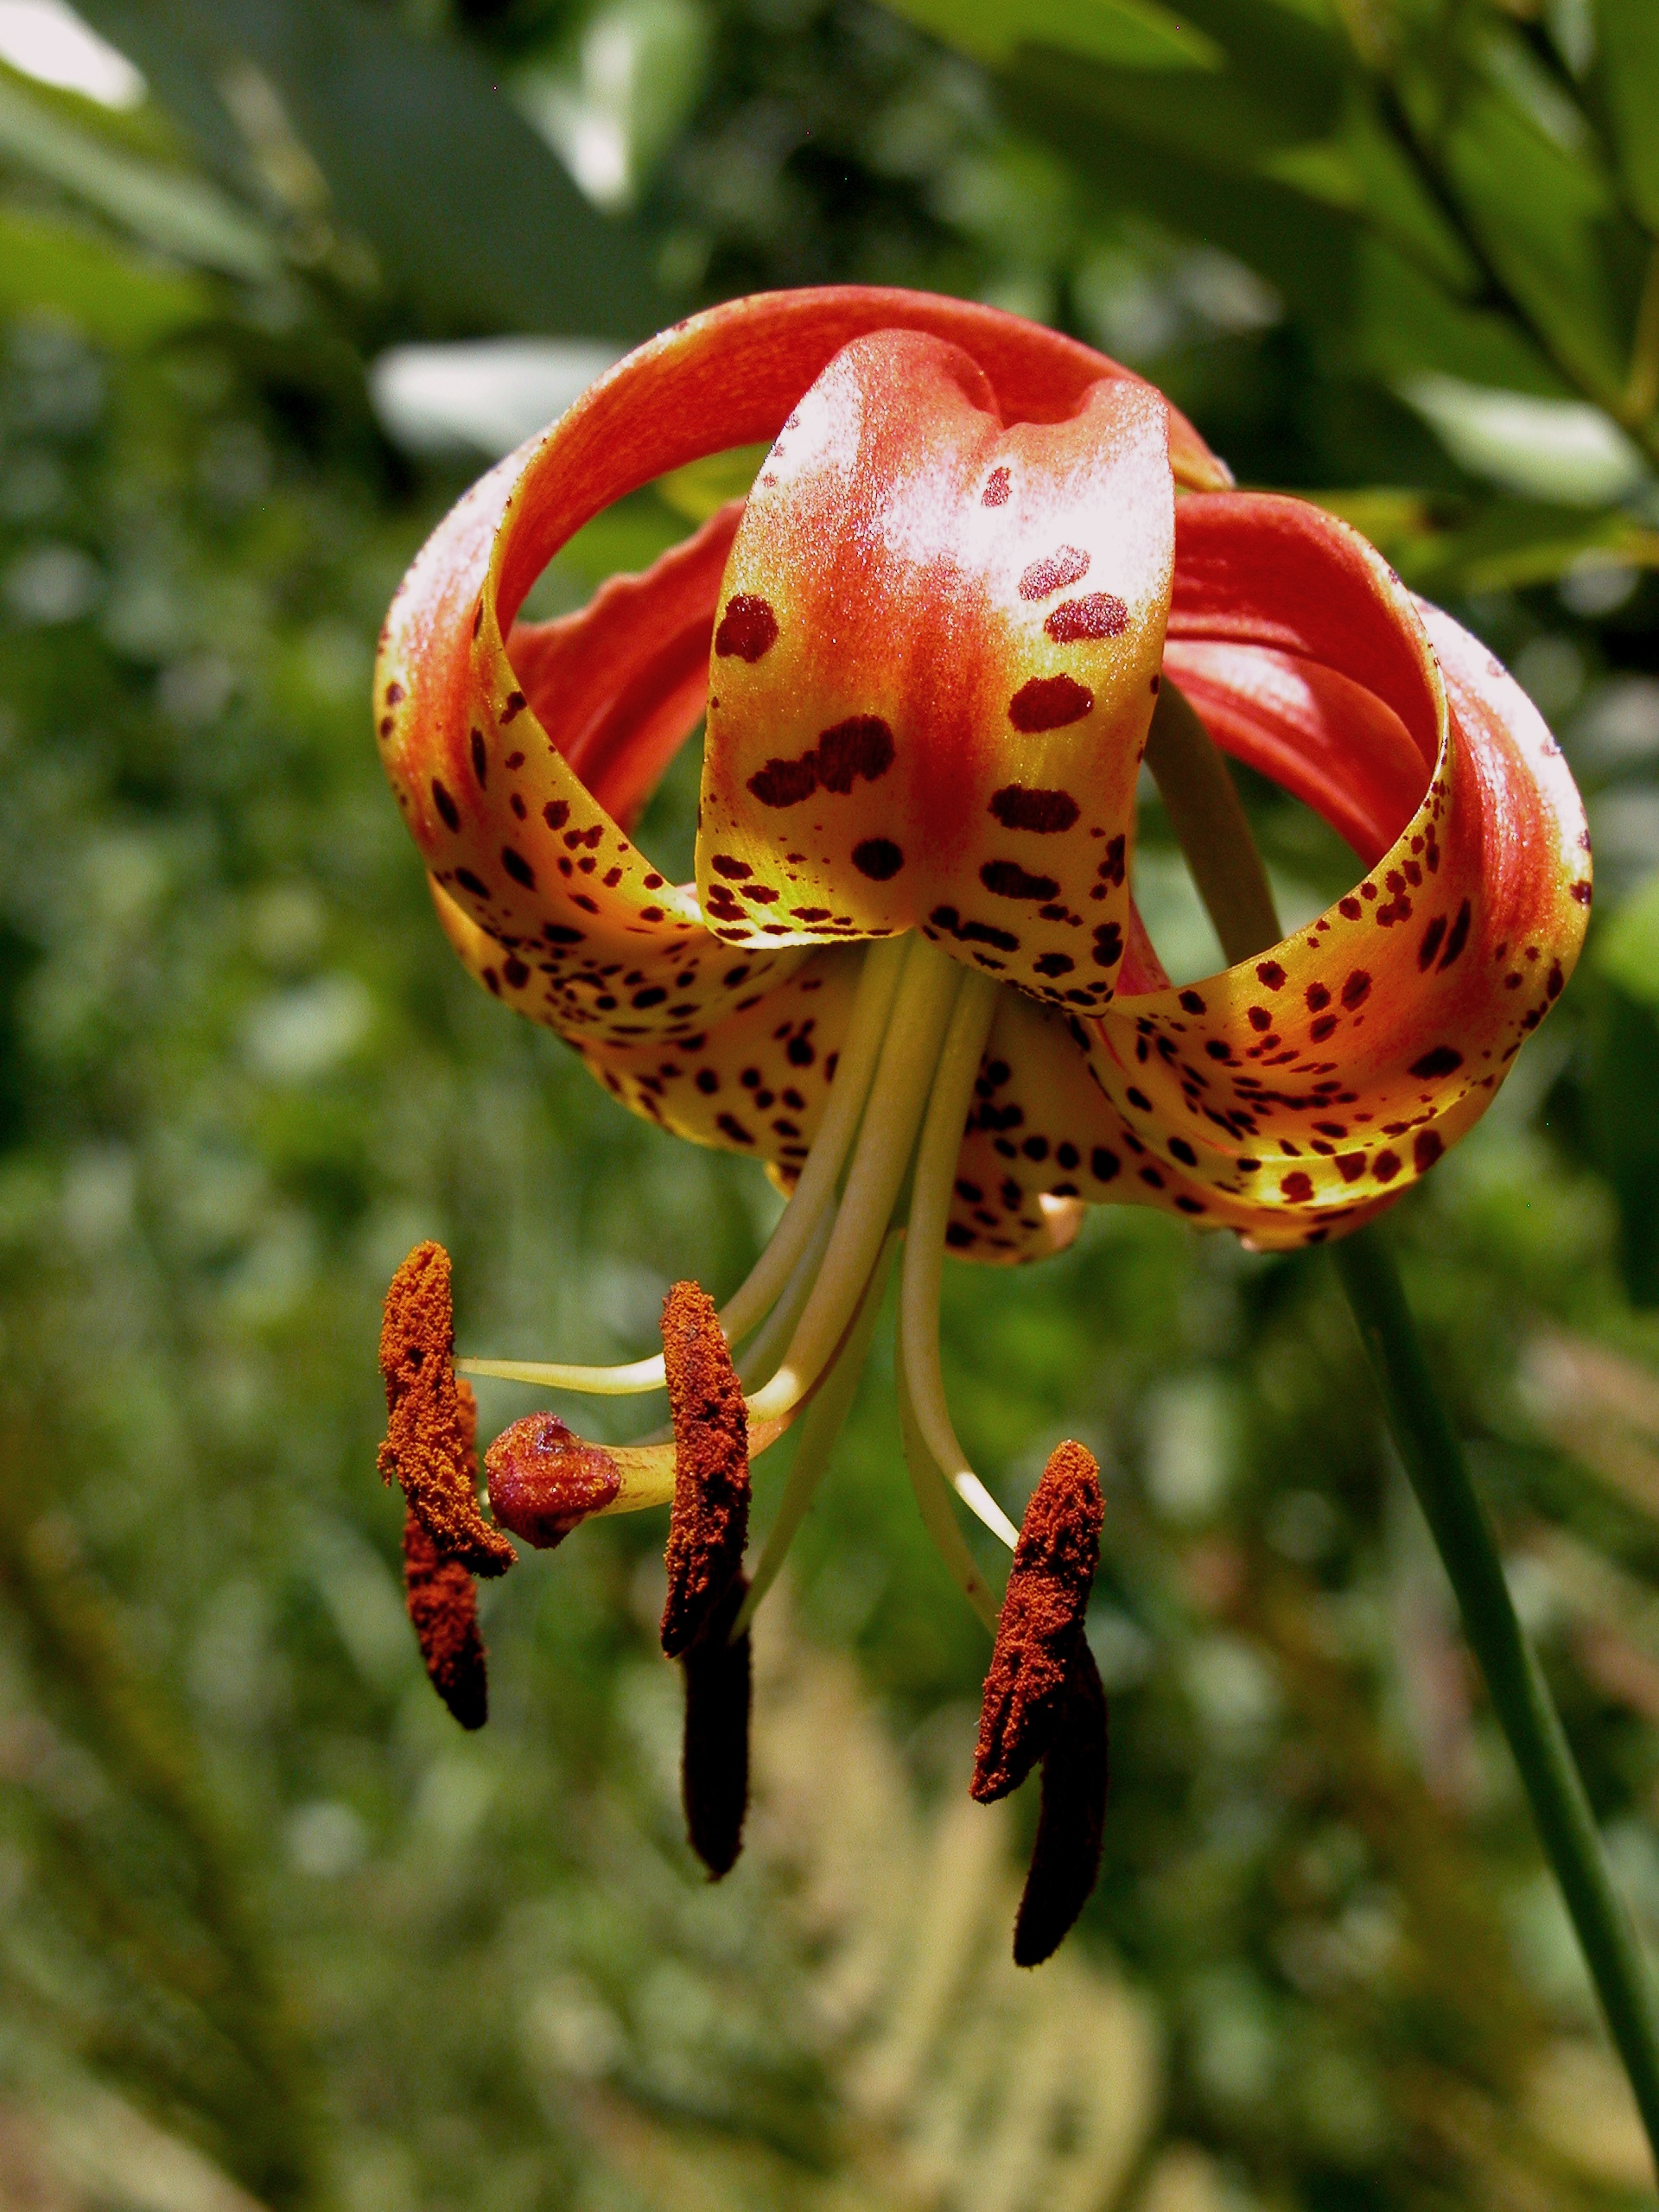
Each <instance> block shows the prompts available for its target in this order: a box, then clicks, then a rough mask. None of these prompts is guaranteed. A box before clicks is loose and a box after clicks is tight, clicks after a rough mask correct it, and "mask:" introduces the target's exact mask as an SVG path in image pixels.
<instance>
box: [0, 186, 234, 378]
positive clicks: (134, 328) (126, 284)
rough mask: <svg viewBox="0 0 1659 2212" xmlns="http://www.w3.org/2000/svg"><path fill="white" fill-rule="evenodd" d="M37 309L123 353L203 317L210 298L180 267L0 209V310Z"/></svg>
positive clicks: (55, 222) (68, 226)
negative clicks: (153, 261)
mask: <svg viewBox="0 0 1659 2212" xmlns="http://www.w3.org/2000/svg"><path fill="white" fill-rule="evenodd" d="M41 307H45V308H54V309H56V310H57V311H58V312H59V313H60V314H61V315H67V316H69V317H70V318H71V319H72V321H74V322H76V323H77V324H79V327H80V328H81V329H82V330H83V331H85V332H86V335H87V336H88V337H89V338H93V339H96V340H98V342H99V344H100V345H103V346H111V347H114V348H116V349H118V350H122V351H125V350H137V349H139V348H142V347H143V346H149V345H153V344H154V343H155V342H156V340H157V339H160V338H166V337H169V336H170V335H171V334H173V333H174V332H175V331H176V330H181V329H183V328H185V327H188V325H190V324H191V323H194V322H200V321H202V320H203V319H204V318H205V317H207V316H208V315H212V313H213V307H214V301H213V292H212V289H210V287H209V286H207V284H205V283H203V282H202V280H201V279H200V277H196V276H194V275H192V274H190V273H189V272H188V271H186V270H180V269H169V268H167V267H164V266H161V265H157V264H146V263H144V262H142V261H137V260H135V259H134V258H133V257H132V256H130V254H124V253H120V252H118V251H117V250H116V249H115V248H114V247H113V246H112V245H110V244H109V243H108V242H107V241H106V240H105V239H103V238H99V237H97V236H96V235H94V233H93V232H91V231H90V230H86V229H83V228H81V227H79V226H77V225H75V224H73V223H70V222H67V221H64V220H62V219H60V218H58V217H55V216H50V215H41V214H38V213H24V211H23V210H22V209H21V208H17V207H0V314H5V315H15V314H16V313H17V312H18V311H19V310H21V309H27V308H41Z"/></svg>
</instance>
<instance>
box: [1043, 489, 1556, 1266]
mask: <svg viewBox="0 0 1659 2212" xmlns="http://www.w3.org/2000/svg"><path fill="white" fill-rule="evenodd" d="M1193 510H1197V511H1198V512H1196V513H1195V514H1194V515H1193V518H1192V522H1191V523H1189V522H1188V521H1187V515H1188V513H1189V512H1192V511H1193ZM1293 511H1294V512H1293ZM1179 531H1180V540H1181V550H1180V552H1179V554H1178V566H1177V582H1176V593H1175V607H1174V611H1173V614H1172V618H1171V632H1172V636H1173V637H1176V638H1179V639H1182V640H1183V641H1185V640H1186V639H1197V640H1199V641H1203V642H1205V643H1224V644H1226V645H1230V646H1245V645H1254V646H1255V647H1257V648H1259V649H1261V650H1262V651H1263V652H1265V654H1266V655H1267V656H1268V658H1266V659H1265V660H1264V662H1263V663H1262V671H1263V680H1262V681H1258V682H1255V683H1249V682H1247V683H1244V684H1243V685H1242V686H1241V687H1240V688H1239V689H1238V690H1237V691H1236V693H1235V695H1234V696H1235V700H1236V711H1234V712H1230V713H1224V714H1223V715H1219V716H1218V717H1217V721H1218V722H1219V724H1220V728H1219V729H1218V734H1220V735H1222V736H1223V737H1224V739H1225V741H1226V742H1227V743H1228V744H1229V746H1230V749H1232V750H1234V751H1235V752H1236V753H1237V754H1238V755H1239V757H1241V758H1243V759H1244V760H1249V761H1250V762H1251V764H1252V765H1254V766H1262V767H1263V768H1264V769H1265V770H1266V771H1267V772H1268V773H1278V774H1280V775H1281V776H1283V775H1284V774H1285V771H1286V765H1287V762H1292V763H1293V765H1294V756H1296V755H1297V754H1298V753H1300V756H1301V759H1302V760H1303V762H1304V764H1305V767H1306V772H1305V773H1304V774H1302V775H1301V776H1300V788H1301V789H1302V791H1304V792H1305V794H1306V796H1307V797H1308V798H1310V799H1311V800H1312V802H1313V804H1316V805H1318V806H1319V808H1320V810H1321V811H1322V812H1324V813H1325V815H1326V817H1327V819H1332V820H1333V821H1336V822H1337V823H1338V826H1343V824H1342V817H1341V807H1340V805H1339V804H1338V799H1337V798H1336V797H1335V796H1333V794H1334V792H1335V791H1337V789H1338V786H1339V785H1341V783H1342V781H1343V778H1344V769H1345V770H1346V771H1347V773H1348V776H1349V778H1350V779H1351V781H1350V782H1349V784H1348V788H1349V790H1350V791H1360V792H1361V793H1362V794H1363V798H1362V801H1361V802H1360V803H1359V804H1357V806H1356V807H1355V808H1354V809H1353V810H1351V813H1350V815H1349V817H1348V821H1349V826H1350V827H1351V828H1353V829H1355V830H1356V831H1357V833H1358V834H1360V835H1362V836H1363V838H1364V840H1365V842H1368V843H1370V844H1371V845H1372V846H1373V847H1375V844H1376V842H1377V841H1378V839H1380V837H1381V836H1383V835H1385V834H1387V832H1388V831H1389V829H1391V828H1392V827H1393V826H1394V821H1395V815H1396V814H1397V810H1398V806H1399V804H1400V797H1401V781H1400V779H1402V776H1403V773H1404V767H1403V763H1404V760H1405V756H1406V747H1407V745H1409V746H1410V747H1412V748H1414V749H1415V751H1416V752H1417V753H1418V755H1419V757H1420V758H1421V760H1422V761H1423V766H1422V769H1421V783H1422V787H1421V789H1420V796H1419V800H1418V804H1417V805H1416V807H1415V810H1414V811H1413V813H1412V814H1411V815H1410V817H1409V818H1408V820H1407V821H1405V823H1403V825H1402V826H1400V827H1399V828H1398V831H1397V834H1396V835H1395V837H1394V841H1393V842H1392V843H1391V844H1390V845H1389V847H1388V849H1386V850H1385V851H1383V853H1382V855H1381V856H1380V857H1379V858H1377V859H1376V861H1375V863H1374V865H1373V866H1372V868H1370V871H1369V873H1368V874H1366V876H1365V877H1364V878H1363V880H1361V881H1360V882H1359V883H1357V885H1356V886H1355V887H1354V889H1353V890H1352V892H1351V893H1348V894H1347V895H1346V896H1345V897H1344V898H1343V899H1340V900H1338V902H1337V904H1336V905H1335V906H1332V908H1330V909H1329V910H1328V911H1327V912H1325V914H1323V915H1321V916H1320V917H1319V919H1318V920H1317V921H1316V922H1314V923H1313V925H1310V926H1309V927H1308V928H1307V929H1306V930H1305V931H1300V932H1299V933H1298V934H1297V935H1296V936H1294V937H1293V938H1287V940H1286V941H1285V942H1284V943H1283V944H1280V945H1277V946H1275V947H1274V948H1273V949H1272V950H1271V951H1270V952H1268V953H1266V954H1264V955H1263V956H1262V957H1261V958H1260V959H1256V960H1252V961H1248V962H1245V963H1241V964H1240V965H1239V966H1237V967H1236V968H1233V969H1229V970H1227V971H1226V972H1225V973H1224V974H1223V975H1220V976H1211V977H1210V978H1209V979H1207V980H1206V981H1205V982H1203V983H1200V984H1198V985H1190V986H1187V987H1185V988H1182V989H1179V990H1165V991H1162V992H1160V993H1156V994H1153V995H1147V996H1146V997H1143V998H1140V999H1136V1000H1133V1001H1128V1000H1120V1001H1119V1002H1118V1004H1117V1005H1116V1006H1115V1007H1113V1008H1111V1009H1110V1010H1109V1012H1108V1013H1107V1014H1106V1015H1105V1016H1103V1019H1102V1020H1100V1021H1099V1022H1098V1023H1096V1024H1092V1025H1090V1026H1089V1029H1088V1033H1087V1039H1086V1041H1087V1046H1088V1052H1089V1059H1090V1070H1091V1072H1092V1073H1093V1075H1094V1077H1095V1079H1096V1082H1097V1083H1098V1084H1100V1086H1101V1088H1102V1090H1103V1091H1104V1092H1105V1093H1106V1095H1107V1096H1109V1098H1110V1099H1111V1100H1112V1102H1113V1103H1114V1104H1115V1105H1116V1107H1117V1109H1118V1110H1119V1112H1120V1114H1121V1115H1122V1118H1123V1120H1124V1122H1125V1123H1126V1124H1127V1125H1128V1127H1129V1128H1132V1129H1133V1130H1134V1131H1135V1134H1136V1135H1137V1136H1138V1137H1139V1139H1140V1140H1141V1142H1142V1143H1143V1144H1144V1145H1145V1147H1147V1153H1148V1154H1149V1156H1150V1161H1151V1164H1152V1165H1153V1166H1155V1167H1156V1168H1157V1170H1158V1171H1159V1172H1160V1173H1166V1172H1167V1171H1169V1170H1172V1169H1173V1170H1174V1171H1175V1172H1176V1173H1178V1174H1182V1175H1184V1179H1185V1192H1183V1196H1184V1197H1185V1198H1186V1200H1187V1201H1188V1202H1187V1203H1186V1204H1185V1205H1182V1211H1198V1205H1202V1207H1203V1209H1204V1211H1205V1212H1206V1213H1207V1214H1209V1215H1211V1217H1214V1216H1215V1215H1216V1214H1217V1213H1218V1212H1225V1214H1226V1215H1227V1216H1229V1217H1233V1216H1235V1215H1236V1211H1237V1209H1238V1208H1240V1207H1243V1208H1245V1209H1248V1210H1249V1211H1250V1213H1251V1214H1252V1215H1253V1217H1254V1220H1253V1224H1252V1227H1251V1232H1250V1233H1251V1236H1252V1238H1253V1241H1255V1242H1257V1243H1286V1242H1291V1241H1308V1240H1309V1239H1312V1238H1315V1237H1317V1236H1320V1235H1323V1234H1325V1233H1328V1231H1329V1230H1331V1229H1332V1227H1335V1226H1338V1225H1340V1226H1344V1227H1347V1226H1352V1225H1353V1224H1354V1223H1355V1222H1356V1221H1357V1219H1359V1218H1361V1217H1363V1211H1374V1210H1375V1207H1376V1205H1378V1204H1380V1203H1386V1202H1387V1201H1388V1200H1389V1199H1391V1198H1394V1197H1395V1196H1397V1195H1398V1192H1399V1191H1400V1190H1401V1189H1402V1188H1403V1187H1404V1186H1405V1185H1407V1184H1408V1182H1409V1181H1411V1180H1412V1179H1414V1177H1416V1176H1419V1175H1421V1174H1422V1173H1425V1172H1426V1171H1427V1169H1428V1168H1429V1167H1431V1166H1433V1163H1434V1162H1435V1160H1438V1159H1439V1158H1440V1155H1441V1154H1443V1153H1444V1151H1445V1150H1446V1147H1447V1146H1448V1145H1449V1144H1450V1143H1451V1142H1452V1141H1453V1140H1454V1139H1455V1138H1456V1137H1458V1136H1459V1135H1462V1134H1463V1132H1464V1131H1465V1129H1467V1128H1469V1127H1470V1126H1471V1123H1472V1122H1474V1121H1476V1120H1477V1119H1478V1117H1479V1116H1480V1115H1481V1114H1482V1113H1483V1112H1484V1110H1485V1109H1486V1107H1487V1105H1488V1104H1489V1103H1491V1097H1492V1095H1493V1093H1494V1091H1495V1090H1496V1089H1497V1085H1498V1084H1499V1083H1500V1082H1501V1081H1502V1079H1503V1075H1504V1073H1505V1072H1506V1071H1507V1069H1508V1067H1509V1065H1510V1061H1511V1060H1512V1059H1513V1058H1514V1056H1515V1053H1516V1051H1517V1050H1518V1049H1519V1047H1520V1045H1521V1043H1522V1040H1523V1039H1524V1038H1525V1037H1526V1036H1527V1034H1528V1033H1529V1032H1530V1031H1531V1030H1532V1029H1534V1028H1535V1027H1537V1025H1538V1023H1539V1022H1540V1021H1541V1020H1542V1018H1543V1016H1544V1014H1546V1013H1547V1012H1548V1008H1549V1007H1550V1005H1551V1004H1552V1003H1553V1001H1554V999H1555V998H1556V997H1557V996H1558V995H1560V990H1561V988H1562V986H1563V983H1564V982H1565V981H1566V978H1567V975H1568V973H1570V971H1571V969H1572V966H1573V961H1574V959H1575V958H1576V957H1577V953H1578V950H1579V946H1580V942H1581V940H1582V937H1583V932H1584V925H1585V919H1586V906H1587V902H1588V899H1589V893H1590V885H1589V873H1588V866H1589V863H1588V846H1587V840H1586V834H1585V829H1584V818H1583V812H1582V808H1581V806H1580V801H1579V798H1578V794H1577V792H1576V791H1575V790H1574V789H1573V783H1572V779H1571V778H1570V776H1569V775H1568V774H1567V770H1566V767H1565V765H1564V763H1563V762H1562V761H1561V760H1560V753H1559V750H1558V748H1557V747H1555V745H1554V741H1553V740H1552V739H1551V738H1550V736H1549V734H1548V730H1547V729H1546V728H1545V727H1544V725H1543V723H1542V721H1541V719H1540V718H1539V716H1538V714H1537V712H1536V710H1535V709H1534V708H1533V706H1532V705H1531V703H1530V702H1529V701H1528V699H1527V698H1526V696H1525V695H1524V694H1523V693H1522V691H1521V690H1520V689H1519V687H1518V686H1517V685H1516V684H1515V683H1513V682H1512V681H1511V680H1510V678H1509V677H1507V676H1506V675H1505V674H1504V673H1503V670H1502V669H1501V668H1500V667H1499V666H1498V664H1497V662H1496V661H1495V660H1493V659H1492V658H1491V655H1490V654H1489V653H1487V652H1485V650H1484V647H1482V646H1480V645H1478V644H1477V642H1476V641H1475V640H1474V639H1471V638H1470V637H1469V636H1468V635H1467V634H1466V633H1465V632H1463V631H1462V630H1460V629H1459V627H1458V626H1457V625H1456V624H1455V623H1454V622H1452V620H1451V619H1450V618H1449V617H1448V616H1446V615H1444V614H1442V613H1439V612H1438V611H1437V610H1435V609H1433V608H1427V607H1421V605H1420V604H1419V603H1418V602H1416V601H1413V600H1412V598H1411V597H1410V595H1409V594H1408V593H1407V592H1406V591H1405V590H1404V588H1403V587H1402V585H1401V584H1400V583H1399V582H1398V580H1397V579H1396V578H1395V576H1394V575H1392V573H1391V572H1390V571H1389V569H1387V568H1386V567H1385V566H1384V564H1383V562H1382V561H1381V559H1380V558H1379V557H1378V556H1376V554H1375V553H1374V552H1372V550H1371V549H1370V547H1369V546H1367V545H1365V543H1364V542H1363V540H1362V539H1360V538H1358V537H1357V536H1356V535H1355V534H1354V533H1353V532H1351V531H1348V530H1347V529H1346V528H1345V527H1344V525H1342V524H1338V523H1336V522H1334V521H1333V520H1332V518H1329V517H1326V516H1324V515H1322V514H1320V513H1319V511H1318V510H1317V509H1313V508H1306V507H1303V506H1301V505H1300V503H1299V502H1295V501H1289V500H1282V499H1246V498H1243V497H1237V498H1235V499H1229V500H1219V499H1217V500H1212V499H1204V498H1199V499H1193V500H1189V501H1187V502H1185V503H1184V506H1183V513H1182V517H1181V518H1180V522H1179ZM1253 548H1254V550H1252V549H1253ZM1189 553H1190V556H1191V558H1190V560H1189V557H1188V556H1189ZM1183 564H1185V567H1184V565H1183ZM1287 655H1288V656H1292V657H1294V660H1295V662H1297V663H1299V664H1311V666H1304V667H1303V668H1302V669H1301V670H1300V674H1301V675H1302V677H1304V679H1305V681H1304V684H1303V689H1302V690H1301V693H1300V697H1297V698H1291V697H1289V696H1288V693H1289V691H1290V690H1294V685H1292V686H1287V673H1294V672H1296V671H1287V662H1286V660H1285V658H1284V657H1285V656H1287ZM1237 665H1238V664H1237V663H1236V661H1234V662H1231V663H1227V662H1224V661H1222V660H1221V659H1219V658H1217V659H1213V660H1211V662H1210V664H1209V665H1208V669H1207V674H1208V675H1209V677H1210V678H1211V684H1212V692H1211V698H1210V699H1209V700H1207V702H1206V703H1207V704H1211V706H1213V703H1214V696H1213V695H1214V692H1215V691H1216V690H1220V689H1221V688H1222V687H1223V685H1224V681H1225V677H1226V673H1227V671H1228V668H1229V667H1233V668H1236V667H1237ZM1329 671H1334V673H1335V675H1336V676H1337V677H1341V678H1344V679H1345V680H1346V683H1348V684H1350V685H1355V684H1357V685H1358V686H1360V687H1361V689H1362V690H1363V691H1365V692H1368V693H1369V694H1370V698H1371V704H1370V705H1369V706H1367V707H1366V708H1365V709H1364V710H1363V711H1362V712H1360V713H1357V714H1350V713H1348V712H1346V711H1345V710H1344V709H1346V708H1347V707H1349V706H1351V704H1352V699H1351V694H1349V693H1346V692H1344V690H1341V689H1340V688H1339V687H1333V686H1332V684H1331V683H1330V682H1329V680H1328V673H1327V672H1329ZM1276 700H1277V701H1279V702H1281V706H1282V710H1275V701H1276ZM1378 702H1380V705H1381V707H1382V708H1384V709H1388V710H1389V712H1388V714H1387V715H1381V714H1379V713H1378V712H1377V711H1376V707H1377V704H1378ZM1402 732H1403V739H1402ZM1431 747H1432V750H1431ZM1379 763H1380V764H1381V765H1380V766H1379ZM1361 815H1363V817H1364V819H1363V821H1362V820H1360V819H1358V818H1357V817H1359V816H1361ZM1193 1201H1197V1202H1198V1203H1197V1204H1196V1205H1195V1204H1194V1203H1192V1202H1193ZM1175 1203H1177V1204H1178V1205H1180V1204H1181V1203H1182V1201H1181V1198H1177V1199H1176V1200H1175ZM1361 1210H1363V1211H1361Z"/></svg>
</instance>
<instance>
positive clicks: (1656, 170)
mask: <svg viewBox="0 0 1659 2212" xmlns="http://www.w3.org/2000/svg"><path fill="white" fill-rule="evenodd" d="M1596 14H1597V28H1598V29H1599V34H1600V44H1601V57H1602V66H1601V83H1602V97H1603V98H1604V99H1605V101H1606V104H1607V109H1608V112H1609V115H1610V116H1611V120H1612V125H1613V137H1614V141H1615V143H1616V144H1617V146H1618V160H1619V168H1620V170H1621V172H1622V174H1623V175H1624V188H1625V190H1626V191H1627V192H1628V193H1629V194H1630V202H1631V205H1632V206H1633V207H1635V209H1636V212H1637V214H1638V215H1639V216H1640V217H1641V219H1642V220H1643V222H1644V223H1645V224H1646V225H1647V226H1648V227H1649V230H1652V231H1659V9H1656V8H1654V7H1653V6H1652V5H1651V4H1650V0H1599V5H1598V8H1597V11H1596Z"/></svg>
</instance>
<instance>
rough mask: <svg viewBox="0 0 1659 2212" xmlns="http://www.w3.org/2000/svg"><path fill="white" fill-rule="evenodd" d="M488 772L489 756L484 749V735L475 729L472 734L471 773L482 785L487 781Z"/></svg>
mask: <svg viewBox="0 0 1659 2212" xmlns="http://www.w3.org/2000/svg"><path fill="white" fill-rule="evenodd" d="M489 772H490V756H489V753H487V751H486V749H485V745H484V733H483V731H482V730H481V729H475V730H474V732H473V773H474V775H475V776H476V777H477V778H478V780H479V782H480V784H483V783H486V782H487V781H488V779H489Z"/></svg>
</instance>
